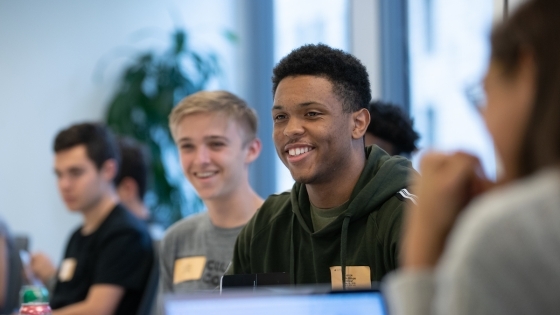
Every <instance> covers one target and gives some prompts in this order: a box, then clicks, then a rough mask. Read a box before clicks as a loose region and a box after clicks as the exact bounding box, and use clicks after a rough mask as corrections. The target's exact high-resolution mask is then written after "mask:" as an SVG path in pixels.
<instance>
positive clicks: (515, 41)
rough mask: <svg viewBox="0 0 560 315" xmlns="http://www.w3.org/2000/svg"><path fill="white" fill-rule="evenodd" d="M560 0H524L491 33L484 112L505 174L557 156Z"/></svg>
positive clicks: (559, 132)
mask: <svg viewBox="0 0 560 315" xmlns="http://www.w3.org/2000/svg"><path fill="white" fill-rule="evenodd" d="M559 16H560V1H556V0H532V1H528V2H526V3H524V4H522V5H521V6H520V7H519V8H518V10H517V11H515V12H514V13H513V15H512V16H511V17H510V18H509V19H507V20H506V21H504V23H502V24H501V25H499V26H498V27H496V28H495V29H494V31H493V33H492V39H491V44H492V54H491V63H490V67H489V70H488V74H487V76H486V79H485V89H486V93H487V101H488V106H487V108H486V109H485V112H484V117H485V120H486V124H487V126H488V129H489V131H490V133H491V134H492V136H493V138H494V142H495V145H496V148H497V150H498V152H499V154H500V155H501V157H502V160H503V163H504V169H505V171H506V176H507V177H509V178H516V177H520V176H525V175H528V174H530V173H532V172H534V171H536V170H538V169H540V168H542V167H545V166H548V165H552V164H556V163H558V161H560V124H559V123H558V121H560V60H559V59H558V56H560V18H558V17H559Z"/></svg>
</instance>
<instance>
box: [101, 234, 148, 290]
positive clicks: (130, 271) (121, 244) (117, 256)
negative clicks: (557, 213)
mask: <svg viewBox="0 0 560 315" xmlns="http://www.w3.org/2000/svg"><path fill="white" fill-rule="evenodd" d="M104 243H105V244H104V246H102V247H101V250H100V253H99V260H98V263H97V264H96V266H95V274H94V277H93V283H94V284H114V285H118V286H121V287H123V288H126V289H133V290H143V288H144V285H145V284H146V280H147V278H148V276H149V274H150V270H151V269H152V264H153V260H154V254H153V248H152V242H151V240H150V238H149V236H148V235H147V234H143V233H141V232H140V231H137V230H134V229H126V230H122V231H119V232H118V233H114V234H112V235H110V236H109V237H107V239H106V240H105V242H104Z"/></svg>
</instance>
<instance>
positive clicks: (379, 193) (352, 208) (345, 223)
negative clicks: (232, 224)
mask: <svg viewBox="0 0 560 315" xmlns="http://www.w3.org/2000/svg"><path fill="white" fill-rule="evenodd" d="M365 151H366V159H367V161H366V165H365V167H364V170H363V171H362V174H361V175H360V178H359V180H358V182H357V183H356V187H354V190H353V192H352V195H351V197H350V200H349V201H348V202H347V205H348V206H347V209H346V211H344V212H343V213H342V214H341V215H339V216H338V217H337V218H336V219H335V220H334V221H333V222H331V223H330V224H328V225H327V226H325V227H324V228H322V229H321V230H319V231H317V232H313V224H312V219H311V214H310V206H311V204H310V202H309V196H308V194H307V191H306V187H305V185H302V184H300V183H295V184H294V186H293V188H292V190H291V191H290V192H284V193H281V194H278V195H271V196H270V197H268V198H267V199H266V201H265V203H264V204H263V205H262V207H261V209H260V210H259V211H258V212H257V213H256V214H255V216H254V217H253V218H252V219H251V220H250V221H249V223H248V224H247V225H246V226H245V227H244V228H243V230H242V231H241V232H240V234H239V237H238V238H237V242H236V244H235V249H234V254H233V261H232V270H230V272H233V273H234V274H246V273H269V272H288V273H289V274H290V279H291V282H292V283H295V284H304V283H330V282H331V274H330V267H331V266H369V267H370V270H371V281H380V280H381V278H382V277H383V276H384V275H385V274H387V273H388V272H389V271H391V270H393V269H395V268H396V267H397V261H398V243H399V237H400V229H401V219H402V215H403V209H404V206H405V203H404V201H401V199H402V198H401V199H399V198H397V192H398V191H399V190H401V189H403V188H406V187H407V183H408V178H409V174H410V173H411V172H413V170H412V168H411V166H410V162H409V161H408V160H407V159H405V158H403V157H398V156H396V157H391V156H389V155H387V154H386V153H385V152H384V151H383V150H381V149H379V148H378V147H377V146H373V147H367V148H366V149H365Z"/></svg>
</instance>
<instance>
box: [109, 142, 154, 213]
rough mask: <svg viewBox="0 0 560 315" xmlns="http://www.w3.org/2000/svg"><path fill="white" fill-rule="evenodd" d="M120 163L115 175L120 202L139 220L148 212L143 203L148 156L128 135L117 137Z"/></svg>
mask: <svg viewBox="0 0 560 315" xmlns="http://www.w3.org/2000/svg"><path fill="white" fill-rule="evenodd" d="M117 143H118V147H119V151H120V156H121V163H120V167H119V172H118V174H117V176H116V177H115V186H116V188H117V194H118V195H119V199H120V201H121V203H122V204H123V205H124V206H125V207H126V208H127V209H128V210H130V211H131V212H132V214H134V215H135V216H136V217H138V218H139V219H141V220H148V218H149V216H150V213H149V211H148V209H147V207H146V205H145V204H144V194H145V193H146V185H147V181H148V157H147V153H146V150H145V148H144V147H143V146H142V145H141V144H140V143H138V142H137V141H135V140H134V139H132V138H129V137H118V139H117Z"/></svg>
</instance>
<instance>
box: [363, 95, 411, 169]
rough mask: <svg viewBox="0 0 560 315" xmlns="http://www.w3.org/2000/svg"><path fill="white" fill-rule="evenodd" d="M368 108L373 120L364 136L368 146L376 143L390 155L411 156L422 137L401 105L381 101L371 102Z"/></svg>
mask: <svg viewBox="0 0 560 315" xmlns="http://www.w3.org/2000/svg"><path fill="white" fill-rule="evenodd" d="M368 110H369V115H370V117H371V121H370V123H369V125H368V128H367V131H366V135H365V138H364V139H365V144H366V146H370V145H373V144H375V145H377V146H379V147H380V148H381V149H383V150H384V151H385V152H387V153H389V154H390V155H402V156H404V157H407V158H410V156H411V155H412V153H413V152H415V151H416V150H417V149H418V148H417V147H416V141H417V140H418V138H420V136H419V135H418V133H417V132H416V131H415V130H414V128H413V121H412V119H411V118H409V117H408V116H407V115H406V114H405V113H404V111H403V110H401V108H400V107H398V106H396V105H393V104H389V103H383V102H380V101H374V102H371V103H369V105H368Z"/></svg>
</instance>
